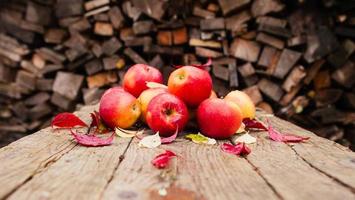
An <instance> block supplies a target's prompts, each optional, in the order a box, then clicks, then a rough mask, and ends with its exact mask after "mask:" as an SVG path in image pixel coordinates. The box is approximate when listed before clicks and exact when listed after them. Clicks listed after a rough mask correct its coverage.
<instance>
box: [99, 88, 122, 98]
mask: <svg viewBox="0 0 355 200" xmlns="http://www.w3.org/2000/svg"><path fill="white" fill-rule="evenodd" d="M112 91H124V89H123V88H122V87H121V86H116V87H112V88H110V89H108V90H106V91H105V92H104V94H103V95H102V96H101V97H103V96H105V95H106V94H108V93H111V92H112Z"/></svg>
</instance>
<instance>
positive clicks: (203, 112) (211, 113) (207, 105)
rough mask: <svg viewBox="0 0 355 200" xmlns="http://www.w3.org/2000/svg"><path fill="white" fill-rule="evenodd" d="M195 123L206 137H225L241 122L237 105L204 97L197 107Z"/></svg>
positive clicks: (235, 129)
mask: <svg viewBox="0 0 355 200" xmlns="http://www.w3.org/2000/svg"><path fill="white" fill-rule="evenodd" d="M197 123H198V126H199V128H200V130H201V132H202V134H204V135H205V136H207V137H211V138H215V139H226V138H228V137H230V136H232V135H233V134H234V133H236V132H237V130H238V129H239V127H240V125H241V123H242V113H241V111H240V109H239V107H238V106H237V105H236V104H235V103H232V102H229V101H225V100H223V99H218V98H214V99H206V100H204V101H203V102H202V103H201V104H200V105H199V107H198V108H197Z"/></svg>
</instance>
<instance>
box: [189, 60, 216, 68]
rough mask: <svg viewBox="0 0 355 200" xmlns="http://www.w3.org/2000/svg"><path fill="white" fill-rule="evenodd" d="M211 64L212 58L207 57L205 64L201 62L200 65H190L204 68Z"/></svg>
mask: <svg viewBox="0 0 355 200" xmlns="http://www.w3.org/2000/svg"><path fill="white" fill-rule="evenodd" d="M211 65H212V59H211V58H208V61H207V62H206V63H205V64H202V65H194V64H192V65H191V66H194V67H197V68H200V69H203V70H205V69H206V68H207V67H209V66H211Z"/></svg>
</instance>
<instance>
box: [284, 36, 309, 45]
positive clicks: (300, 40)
mask: <svg viewBox="0 0 355 200" xmlns="http://www.w3.org/2000/svg"><path fill="white" fill-rule="evenodd" d="M306 42H307V38H306V37H305V36H304V35H298V36H294V37H291V38H289V39H288V40H287V46H288V47H295V46H299V45H302V44H306Z"/></svg>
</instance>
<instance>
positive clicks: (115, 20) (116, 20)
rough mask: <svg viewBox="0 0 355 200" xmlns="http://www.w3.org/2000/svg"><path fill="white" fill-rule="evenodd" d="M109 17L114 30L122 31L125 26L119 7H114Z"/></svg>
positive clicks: (109, 12)
mask: <svg viewBox="0 0 355 200" xmlns="http://www.w3.org/2000/svg"><path fill="white" fill-rule="evenodd" d="M107 14H108V16H109V18H110V21H111V24H112V26H113V28H115V29H120V28H121V27H122V25H123V20H124V18H123V15H122V12H121V10H120V9H119V7H117V6H114V7H112V8H111V9H110V11H108V13H107Z"/></svg>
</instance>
